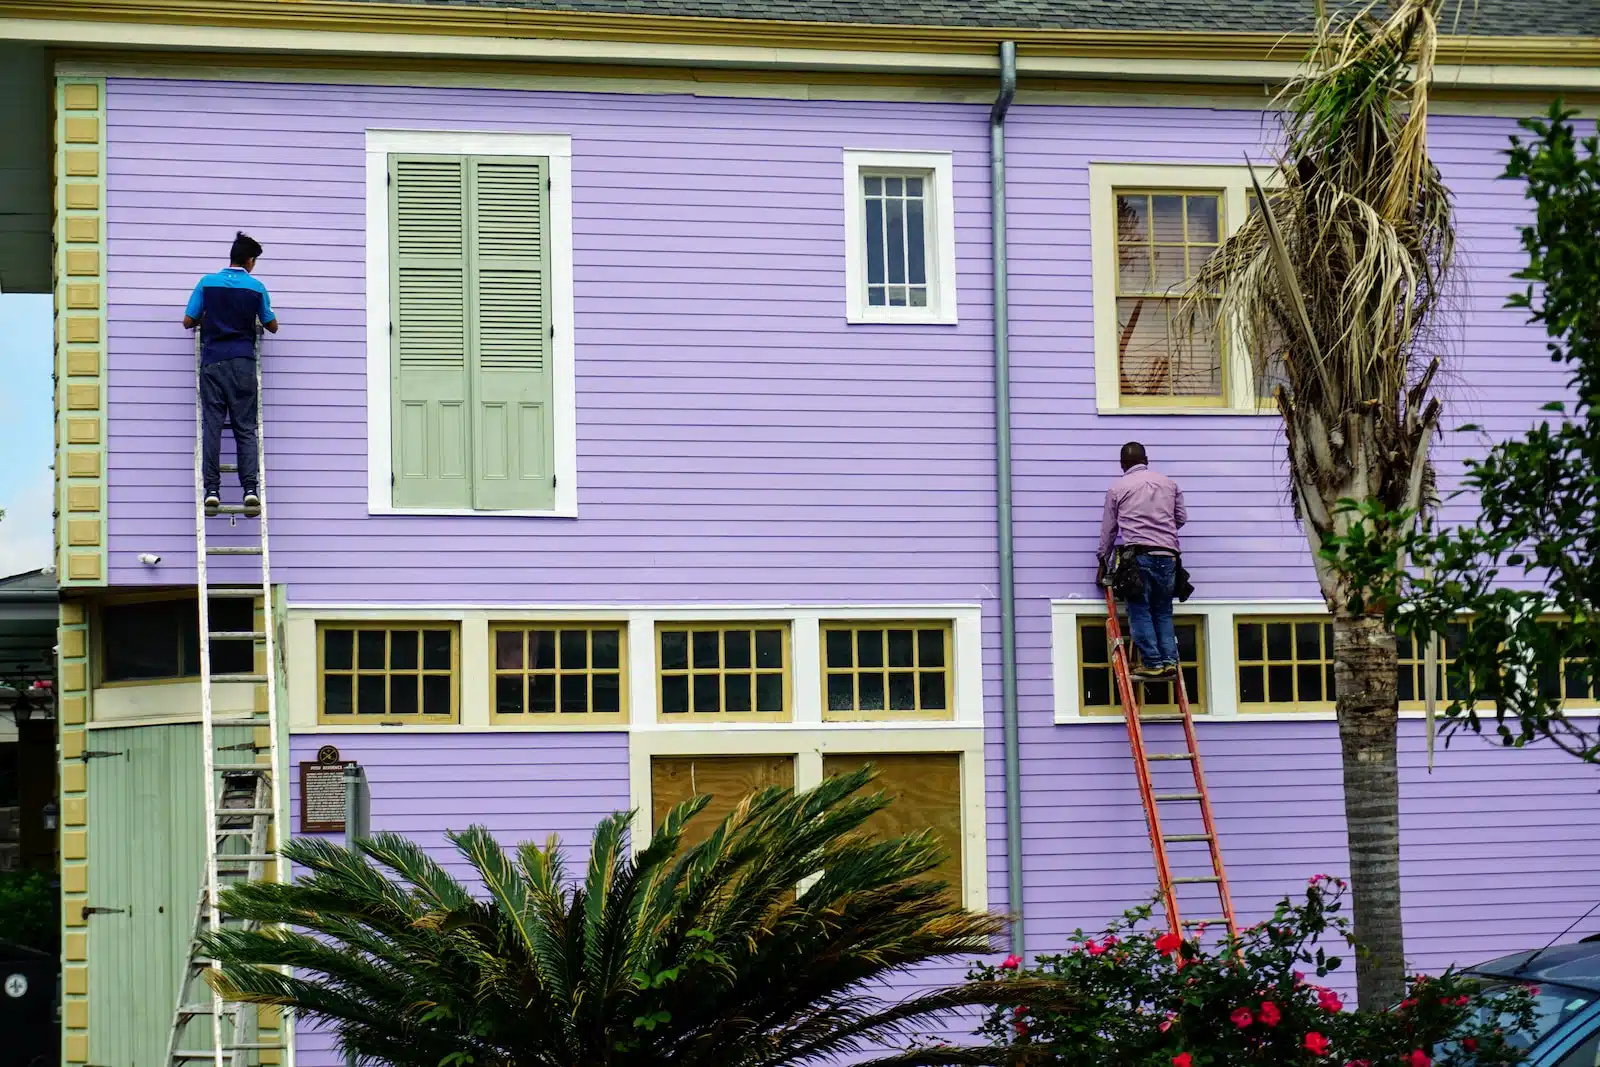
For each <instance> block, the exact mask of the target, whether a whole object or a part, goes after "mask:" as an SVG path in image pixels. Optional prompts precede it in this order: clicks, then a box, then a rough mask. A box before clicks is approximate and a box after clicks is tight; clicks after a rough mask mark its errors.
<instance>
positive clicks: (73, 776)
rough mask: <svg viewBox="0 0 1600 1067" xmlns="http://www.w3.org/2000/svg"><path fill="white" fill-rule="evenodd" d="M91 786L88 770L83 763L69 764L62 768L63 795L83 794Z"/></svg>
mask: <svg viewBox="0 0 1600 1067" xmlns="http://www.w3.org/2000/svg"><path fill="white" fill-rule="evenodd" d="M88 786H89V775H88V771H87V769H86V768H85V767H84V765H83V764H81V763H69V764H67V765H66V766H65V767H63V768H61V791H62V792H63V793H82V792H84V791H85V790H86V789H87V788H88Z"/></svg>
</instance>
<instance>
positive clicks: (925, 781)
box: [822, 752, 963, 899]
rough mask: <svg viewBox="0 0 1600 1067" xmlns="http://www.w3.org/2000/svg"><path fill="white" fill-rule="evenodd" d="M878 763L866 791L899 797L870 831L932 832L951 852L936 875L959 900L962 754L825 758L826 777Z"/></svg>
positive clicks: (872, 822) (887, 833)
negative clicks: (876, 772) (876, 775)
mask: <svg viewBox="0 0 1600 1067" xmlns="http://www.w3.org/2000/svg"><path fill="white" fill-rule="evenodd" d="M868 763H871V764H874V765H875V766H876V767H877V769H878V778H877V780H876V781H875V782H873V783H870V784H869V785H868V786H867V787H866V789H865V790H864V792H868V793H870V792H875V791H878V790H881V791H883V792H884V793H886V794H888V795H889V797H890V798H891V799H892V800H893V803H892V804H890V805H889V806H888V807H887V808H885V809H884V810H883V811H880V812H879V813H878V814H876V815H874V816H873V817H872V818H871V819H870V820H868V822H867V824H866V827H865V829H866V830H867V831H868V832H869V833H871V834H874V835H876V836H879V837H884V838H888V837H897V836H900V835H903V834H912V833H920V832H921V831H923V830H932V831H933V833H934V836H935V837H936V838H937V839H938V841H939V844H940V845H941V846H943V847H944V850H945V853H946V856H945V860H944V862H943V863H942V864H940V865H939V867H937V868H936V869H935V870H934V871H933V872H932V875H931V876H932V877H934V878H937V879H938V880H939V881H942V882H944V883H945V884H946V885H948V886H949V887H950V890H951V892H953V893H954V894H955V895H956V897H957V898H958V899H959V898H961V897H962V896H963V891H962V869H963V862H962V834H961V756H960V755H959V754H958V753H954V752H930V753H920V752H919V753H893V754H885V755H848V756H844V755H840V756H824V757H823V759H822V773H823V776H824V777H833V776H834V775H839V774H850V773H851V772H853V771H856V770H859V769H860V768H861V767H862V766H864V765H865V764H868Z"/></svg>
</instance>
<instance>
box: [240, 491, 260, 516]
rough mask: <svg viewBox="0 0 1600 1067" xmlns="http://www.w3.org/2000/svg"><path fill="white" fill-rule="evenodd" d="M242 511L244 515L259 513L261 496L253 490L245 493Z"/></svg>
mask: <svg viewBox="0 0 1600 1067" xmlns="http://www.w3.org/2000/svg"><path fill="white" fill-rule="evenodd" d="M244 513H245V514H246V515H259V514H261V497H259V496H257V495H256V494H255V493H253V492H252V493H246V494H245V495H244Z"/></svg>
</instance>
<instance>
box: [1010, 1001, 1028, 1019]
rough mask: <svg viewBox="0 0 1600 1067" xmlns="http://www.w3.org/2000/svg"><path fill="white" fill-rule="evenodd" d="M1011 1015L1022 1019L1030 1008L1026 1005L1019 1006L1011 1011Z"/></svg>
mask: <svg viewBox="0 0 1600 1067" xmlns="http://www.w3.org/2000/svg"><path fill="white" fill-rule="evenodd" d="M1011 1014H1012V1016H1014V1017H1015V1018H1018V1019H1020V1018H1022V1017H1023V1016H1024V1015H1026V1014H1028V1006H1027V1005H1026V1004H1018V1005H1017V1006H1016V1007H1014V1008H1012V1009H1011Z"/></svg>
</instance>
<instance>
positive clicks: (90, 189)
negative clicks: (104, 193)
mask: <svg viewBox="0 0 1600 1067" xmlns="http://www.w3.org/2000/svg"><path fill="white" fill-rule="evenodd" d="M67 207H68V208H70V209H71V210H73V211H98V210H99V208H100V183H99V182H69V183H68V184H67Z"/></svg>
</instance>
